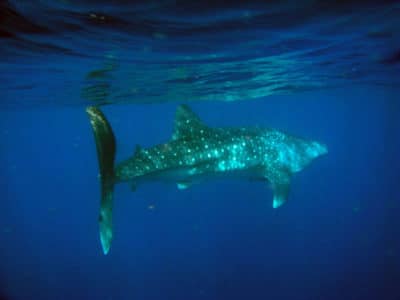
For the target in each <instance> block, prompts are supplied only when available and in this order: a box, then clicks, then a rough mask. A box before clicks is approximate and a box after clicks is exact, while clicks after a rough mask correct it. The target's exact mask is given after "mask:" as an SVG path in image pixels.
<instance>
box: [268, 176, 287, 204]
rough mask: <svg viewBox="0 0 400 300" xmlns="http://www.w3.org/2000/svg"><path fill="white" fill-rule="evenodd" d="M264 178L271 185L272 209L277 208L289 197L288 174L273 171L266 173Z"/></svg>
mask: <svg viewBox="0 0 400 300" xmlns="http://www.w3.org/2000/svg"><path fill="white" fill-rule="evenodd" d="M265 177H266V178H267V179H268V181H269V182H270V183H271V187H272V190H273V193H274V199H273V202H272V207H273V208H278V207H280V206H282V205H283V204H284V203H285V202H286V200H287V198H288V196H289V190H290V173H289V172H288V171H286V170H284V171H283V170H274V171H273V172H271V171H270V172H266V174H265Z"/></svg>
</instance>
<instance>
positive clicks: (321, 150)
mask: <svg viewBox="0 0 400 300" xmlns="http://www.w3.org/2000/svg"><path fill="white" fill-rule="evenodd" d="M327 153H328V147H327V146H326V145H325V144H322V143H319V142H311V145H310V147H308V149H307V154H308V155H309V156H310V157H311V158H316V157H318V156H321V155H325V154H327Z"/></svg>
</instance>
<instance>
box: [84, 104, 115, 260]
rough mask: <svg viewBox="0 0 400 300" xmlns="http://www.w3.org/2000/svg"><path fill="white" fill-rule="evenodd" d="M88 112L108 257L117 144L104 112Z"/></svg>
mask: <svg viewBox="0 0 400 300" xmlns="http://www.w3.org/2000/svg"><path fill="white" fill-rule="evenodd" d="M86 112H87V114H88V115H89V119H90V124H91V125H92V129H93V134H94V137H95V141H96V148H97V158H98V161H99V169H100V181H101V202H100V215H99V225H100V241H101V246H102V248H103V253H104V254H105V255H106V254H107V253H108V252H109V251H110V247H111V242H112V238H113V230H112V208H113V191H114V160H115V149H116V144H115V137H114V133H113V131H112V128H111V126H110V124H109V123H108V121H107V119H106V117H105V116H104V114H103V113H102V111H101V110H100V109H99V108H97V107H93V106H90V107H88V108H87V109H86Z"/></svg>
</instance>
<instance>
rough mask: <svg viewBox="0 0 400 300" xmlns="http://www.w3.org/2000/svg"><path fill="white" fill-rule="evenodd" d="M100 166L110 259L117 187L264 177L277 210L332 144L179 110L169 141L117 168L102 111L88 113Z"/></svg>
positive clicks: (103, 229) (104, 239) (103, 235)
mask: <svg viewBox="0 0 400 300" xmlns="http://www.w3.org/2000/svg"><path fill="white" fill-rule="evenodd" d="M86 112H87V113H88V116H89V119H90V123H91V127H92V130H93V133H94V137H95V142H96V148H97V156H98V162H99V171H100V182H101V201H100V214H99V227H100V241H101V245H102V250H103V253H104V254H105V255H106V254H107V253H108V252H109V250H110V247H111V242H112V239H113V230H112V208H113V190H114V185H115V184H117V183H121V182H127V183H129V184H131V185H132V186H133V187H136V186H137V185H138V184H140V183H141V182H147V181H155V180H162V181H167V182H173V183H174V184H176V185H177V188H178V189H186V188H189V187H190V186H191V185H192V184H193V183H197V182H199V181H202V180H203V179H207V178H213V177H216V176H236V177H244V178H251V179H254V178H256V179H260V180H264V181H265V182H267V183H269V185H270V186H271V187H272V190H273V199H272V207H273V208H278V207H280V206H281V205H283V204H284V203H285V202H286V200H287V198H288V195H289V189H290V181H291V178H292V176H293V174H294V173H297V172H299V171H301V170H302V169H303V168H304V167H305V166H307V165H308V164H309V163H310V162H311V161H312V160H314V159H315V158H317V157H319V156H321V155H324V154H326V153H327V152H328V149H327V146H326V145H324V144H322V143H319V142H317V141H311V140H306V139H303V138H300V137H296V136H293V135H290V134H288V133H285V132H282V131H279V130H276V129H272V128H259V127H240V128H231V127H210V126H207V125H206V124H205V123H204V122H203V121H202V120H201V119H200V118H199V117H198V115H197V114H195V113H194V112H193V111H192V110H191V109H190V108H189V107H188V106H187V105H180V106H178V108H177V110H176V114H175V122H174V130H173V133H172V137H171V138H170V140H168V141H166V142H165V143H163V144H159V145H155V146H153V147H150V148H147V149H143V148H142V147H140V146H136V148H135V150H134V153H133V155H132V156H131V157H129V158H127V159H126V160H123V161H121V162H120V163H118V164H117V165H116V166H114V163H115V153H116V141H115V137H114V133H113V131H112V128H111V125H110V124H109V122H108V121H107V118H106V116H105V115H104V114H103V112H102V111H101V110H100V108H98V107H94V106H90V107H88V108H87V109H86Z"/></svg>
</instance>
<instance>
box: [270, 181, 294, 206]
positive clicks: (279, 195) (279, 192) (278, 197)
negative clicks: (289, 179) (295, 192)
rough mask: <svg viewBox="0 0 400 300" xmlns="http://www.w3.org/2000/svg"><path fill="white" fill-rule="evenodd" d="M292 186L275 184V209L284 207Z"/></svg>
mask: <svg viewBox="0 0 400 300" xmlns="http://www.w3.org/2000/svg"><path fill="white" fill-rule="evenodd" d="M289 189H290V185H289V183H275V184H273V191H274V200H273V202H272V207H273V208H278V207H280V206H282V205H283V204H284V203H285V202H286V200H287V198H288V195H289Z"/></svg>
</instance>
